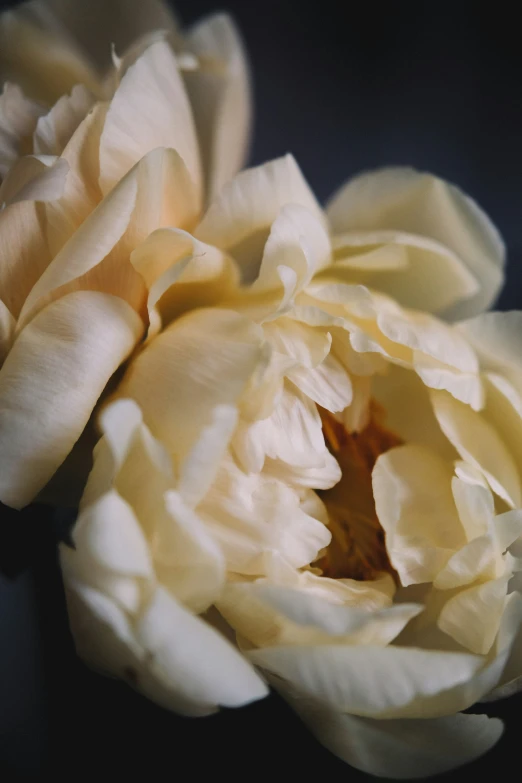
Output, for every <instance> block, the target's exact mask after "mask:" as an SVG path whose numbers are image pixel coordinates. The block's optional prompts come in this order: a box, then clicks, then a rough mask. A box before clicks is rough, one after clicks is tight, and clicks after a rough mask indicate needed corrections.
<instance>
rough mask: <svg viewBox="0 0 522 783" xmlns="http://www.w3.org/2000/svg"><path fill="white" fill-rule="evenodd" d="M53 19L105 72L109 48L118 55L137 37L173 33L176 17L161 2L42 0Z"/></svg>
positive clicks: (108, 62) (153, 0)
mask: <svg viewBox="0 0 522 783" xmlns="http://www.w3.org/2000/svg"><path fill="white" fill-rule="evenodd" d="M45 3H46V5H47V6H49V8H51V9H52V11H53V12H54V14H55V15H56V17H57V18H58V19H59V20H60V22H62V24H64V25H65V27H66V28H67V30H68V31H69V33H70V34H71V35H72V36H73V37H74V39H75V40H76V41H77V42H78V43H79V44H80V46H81V47H82V49H83V50H84V51H86V52H87V53H88V55H89V58H90V59H91V60H93V61H94V63H95V64H96V67H97V68H98V69H99V70H100V71H101V72H104V71H105V70H106V69H107V68H108V67H109V66H110V65H111V45H114V47H115V48H116V51H117V52H118V53H121V52H123V51H125V49H127V47H129V46H130V45H131V44H132V43H134V41H136V39H137V38H141V37H142V36H143V35H145V34H146V33H149V32H153V31H155V30H168V31H175V30H176V27H177V23H176V18H175V16H174V13H173V11H172V9H171V8H170V6H169V5H168V4H167V3H165V2H162V0H147V2H146V3H144V2H143V0H110V3H107V2H106V0H90V2H89V7H88V8H86V7H85V8H84V7H83V6H79V5H78V3H76V2H75V1H74V0H72V1H71V0H45Z"/></svg>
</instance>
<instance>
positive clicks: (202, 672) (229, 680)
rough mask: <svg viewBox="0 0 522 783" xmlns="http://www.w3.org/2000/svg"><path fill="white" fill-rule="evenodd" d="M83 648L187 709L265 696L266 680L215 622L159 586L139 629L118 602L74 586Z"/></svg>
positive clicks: (168, 703)
mask: <svg viewBox="0 0 522 783" xmlns="http://www.w3.org/2000/svg"><path fill="white" fill-rule="evenodd" d="M67 587H68V605H69V616H70V620H71V626H72V629H73V635H74V638H75V642H76V647H77V650H78V652H79V654H80V655H81V656H82V657H83V658H84V659H85V660H86V661H87V662H88V663H90V664H91V665H95V666H97V667H99V668H101V669H102V670H104V671H106V672H108V673H110V674H113V675H116V676H118V677H121V678H123V679H126V680H128V681H129V682H130V683H131V684H133V685H134V686H135V687H136V688H137V689H138V690H140V691H141V692H142V693H144V694H145V696H148V697H149V698H150V699H152V700H153V701H155V702H156V703H158V704H160V705H161V706H162V707H165V708H167V709H170V710H174V711H175V712H179V713H182V714H184V715H208V714H210V713H212V712H215V711H216V709H217V708H218V707H219V706H224V707H239V706H241V705H243V704H248V703H249V702H251V701H255V700H257V699H260V698H263V697H264V696H265V695H267V693H268V691H267V688H266V685H265V684H264V683H263V681H262V680H261V678H260V677H259V676H258V675H257V674H256V673H255V672H254V670H253V669H252V668H251V667H250V666H249V665H248V663H247V662H246V661H245V659H244V658H243V657H242V656H241V655H240V654H239V652H238V651H237V650H236V649H234V647H233V646H232V645H231V644H230V643H229V642H228V641H227V640H226V639H224V637H223V636H221V635H220V634H219V633H218V632H217V631H216V630H215V629H214V628H212V627H211V626H210V625H208V624H207V623H205V622H204V621H203V620H201V619H200V618H199V617H195V616H194V615H193V614H191V613H190V612H188V611H187V610H186V609H184V608H183V607H182V606H181V605H180V604H179V603H177V601H176V600H175V599H174V598H173V597H172V596H170V595H169V594H168V593H167V591H165V590H163V589H161V588H158V589H157V590H156V591H155V593H154V595H153V597H152V599H151V601H150V603H149V605H148V606H147V607H146V608H145V610H144V612H143V614H142V616H141V617H140V618H138V624H137V626H136V627H134V626H133V625H132V624H131V623H130V622H129V619H128V616H126V615H125V614H124V612H122V611H121V610H120V609H119V608H118V607H117V606H116V604H115V603H114V602H113V601H111V600H110V599H108V598H107V597H106V596H104V595H103V594H102V593H100V592H98V591H97V590H93V589H92V588H90V587H88V586H86V585H83V584H81V583H74V582H71V583H70V584H68V586H67Z"/></svg>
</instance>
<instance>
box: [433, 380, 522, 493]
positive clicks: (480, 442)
mask: <svg viewBox="0 0 522 783" xmlns="http://www.w3.org/2000/svg"><path fill="white" fill-rule="evenodd" d="M431 399H432V403H433V408H434V411H435V416H436V417H437V421H438V422H439V424H440V426H441V429H442V430H443V432H444V434H445V435H446V437H447V438H448V440H449V441H450V442H451V443H452V444H453V445H454V446H455V448H456V449H457V451H458V452H459V454H460V456H461V457H462V459H465V460H467V461H468V462H469V463H470V464H471V465H473V466H474V467H476V468H478V469H479V470H481V471H482V472H483V473H484V475H485V476H486V478H487V479H488V482H489V484H490V486H491V489H492V490H493V491H494V492H496V493H497V495H499V496H500V497H501V498H502V499H503V500H505V501H506V503H508V505H509V506H511V507H512V508H513V507H515V506H520V505H521V504H522V495H521V489H520V478H519V474H518V471H517V468H516V465H515V463H514V461H513V458H512V456H511V454H510V453H509V451H508V450H507V448H506V446H505V444H504V442H503V441H502V440H501V438H500V436H499V435H498V433H497V432H496V430H495V429H494V428H493V427H492V426H491V424H489V422H488V421H486V420H485V418H483V417H482V416H481V414H480V413H476V412H475V411H473V410H471V409H470V408H469V407H468V406H466V405H463V404H462V403H461V402H459V401H458V400H455V399H454V398H453V397H451V396H450V395H449V394H447V393H446V392H441V391H433V392H431Z"/></svg>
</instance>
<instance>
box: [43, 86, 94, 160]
mask: <svg viewBox="0 0 522 783" xmlns="http://www.w3.org/2000/svg"><path fill="white" fill-rule="evenodd" d="M93 104H94V96H93V95H92V94H91V93H90V92H89V90H88V89H87V88H86V87H85V86H84V85H83V84H77V85H75V87H73V89H72V90H71V93H70V95H62V97H61V98H60V99H59V100H58V101H57V102H56V103H55V104H54V106H53V107H52V109H51V110H50V111H49V112H48V113H47V114H44V115H43V116H41V117H40V118H39V119H38V122H37V123H36V128H35V131H34V152H35V153H36V154H37V155H61V154H62V152H63V151H64V149H65V147H66V146H67V144H68V142H69V141H70V139H71V137H72V135H73V134H74V132H75V130H76V129H77V128H78V126H79V125H80V123H81V122H82V120H84V119H85V117H86V116H87V114H88V113H89V111H90V110H91V108H92V107H93Z"/></svg>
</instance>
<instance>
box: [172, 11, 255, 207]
mask: <svg viewBox="0 0 522 783" xmlns="http://www.w3.org/2000/svg"><path fill="white" fill-rule="evenodd" d="M186 41H187V44H188V46H189V48H190V50H191V51H192V52H193V53H194V54H195V55H196V57H197V58H198V62H197V65H196V68H194V69H193V70H190V71H186V73H185V84H186V85H187V91H188V93H189V96H190V102H191V104H192V109H193V111H194V119H195V122H196V127H197V130H198V137H199V141H200V146H201V156H202V159H203V168H204V170H205V173H206V192H207V198H208V199H212V198H214V197H215V196H216V195H217V194H218V193H219V191H220V190H221V188H222V187H223V185H224V184H225V183H226V182H228V181H229V180H230V179H232V177H233V176H235V175H236V174H237V172H238V171H239V170H240V169H241V168H242V167H243V164H244V162H245V157H246V153H247V150H248V144H249V141H250V126H251V119H252V118H251V115H252V105H251V103H252V99H251V95H250V78H249V73H248V66H247V62H246V54H245V51H244V48H243V44H242V41H241V38H240V35H239V32H238V30H237V28H236V26H235V24H234V22H233V20H232V19H231V18H230V16H228V15H227V14H223V13H220V14H215V15H213V16H210V17H206V18H204V19H203V20H202V21H201V22H198V23H196V24H195V25H194V27H192V28H191V29H190V30H189V31H188V33H187V34H186Z"/></svg>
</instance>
